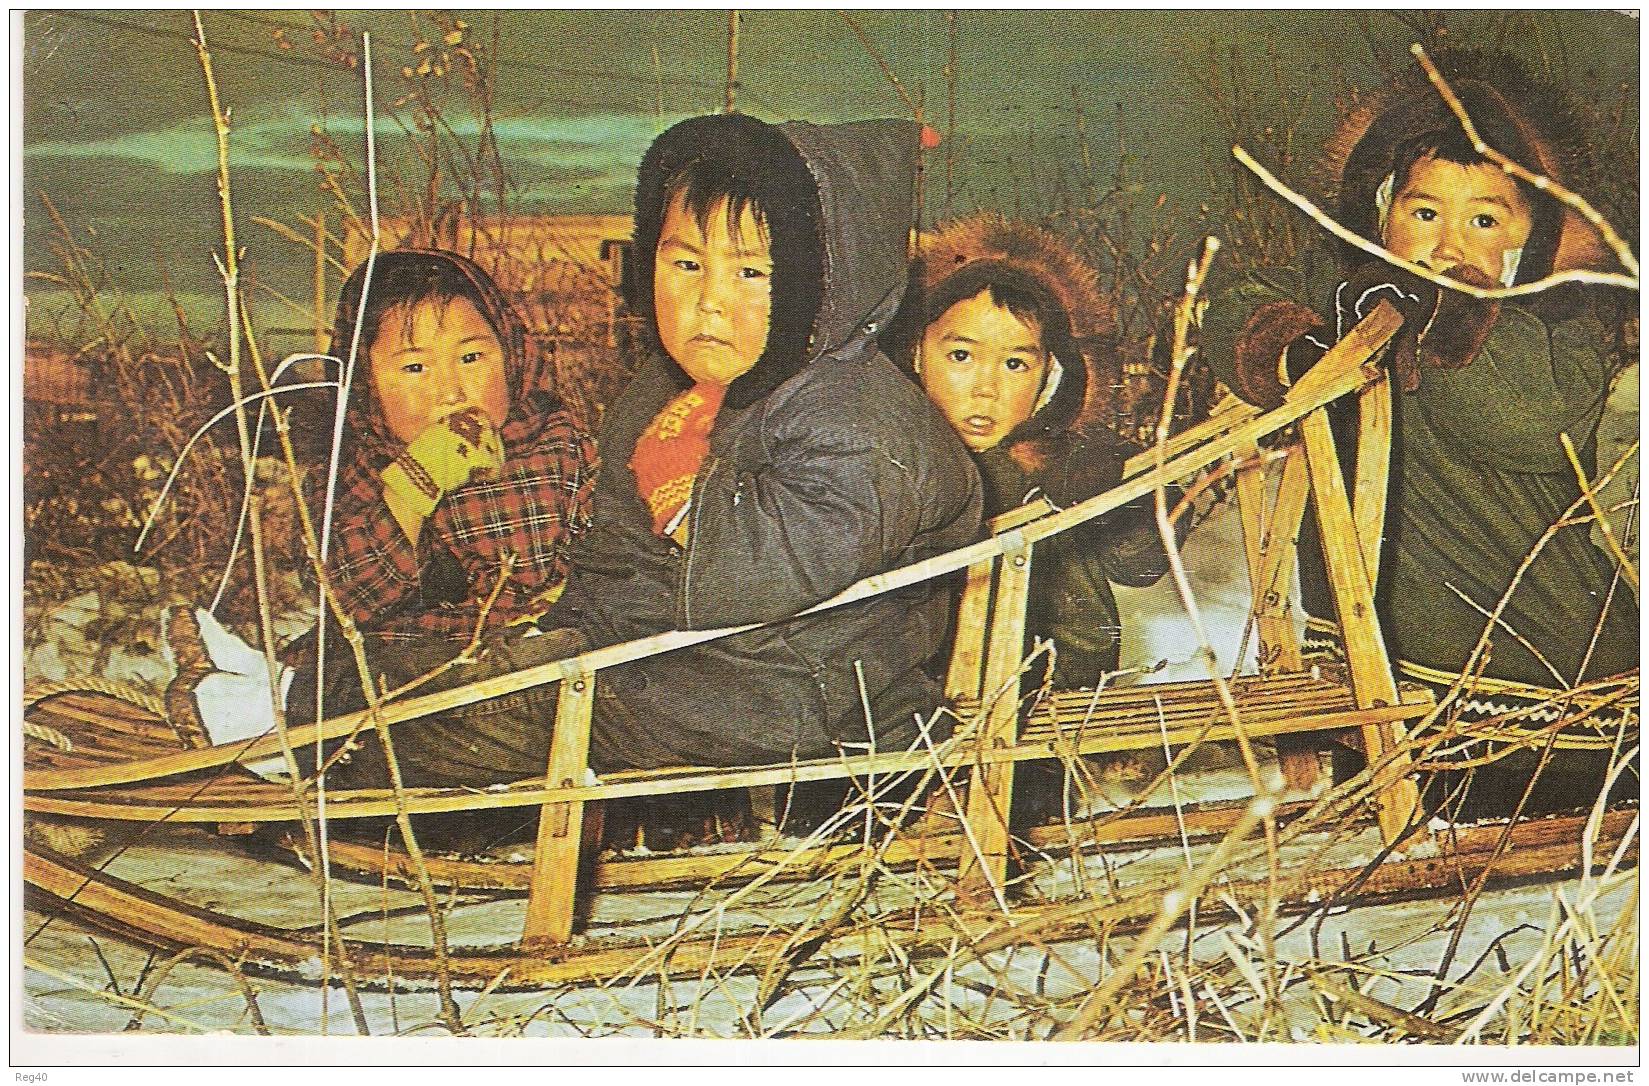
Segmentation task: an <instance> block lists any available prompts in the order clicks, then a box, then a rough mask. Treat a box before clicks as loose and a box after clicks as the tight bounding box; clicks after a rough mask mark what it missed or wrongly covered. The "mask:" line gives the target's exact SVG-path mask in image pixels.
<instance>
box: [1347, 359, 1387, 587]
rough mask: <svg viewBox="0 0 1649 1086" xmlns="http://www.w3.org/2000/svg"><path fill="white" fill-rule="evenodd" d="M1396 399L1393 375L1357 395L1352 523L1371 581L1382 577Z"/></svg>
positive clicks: (1384, 376) (1382, 378) (1385, 377)
mask: <svg viewBox="0 0 1649 1086" xmlns="http://www.w3.org/2000/svg"><path fill="white" fill-rule="evenodd" d="M1393 395H1395V393H1394V392H1393V389H1392V384H1391V376H1390V375H1389V374H1386V375H1383V376H1381V378H1380V379H1379V380H1378V381H1375V382H1374V383H1373V384H1371V385H1369V386H1368V387H1366V388H1364V389H1363V390H1362V391H1361V392H1359V393H1358V394H1357V475H1356V478H1355V479H1354V480H1353V482H1352V488H1351V519H1352V521H1353V523H1355V524H1356V526H1357V541H1358V543H1359V544H1360V545H1361V546H1362V548H1363V564H1364V565H1365V566H1367V567H1368V572H1369V577H1370V579H1371V580H1378V579H1379V577H1380V544H1381V542H1382V540H1383V539H1384V537H1385V531H1386V488H1387V486H1388V485H1389V484H1390V481H1391V412H1392V406H1391V398H1392V396H1393Z"/></svg>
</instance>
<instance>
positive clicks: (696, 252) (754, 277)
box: [653, 197, 773, 385]
mask: <svg viewBox="0 0 1649 1086" xmlns="http://www.w3.org/2000/svg"><path fill="white" fill-rule="evenodd" d="M682 202H683V200H682V198H681V197H678V198H676V199H675V200H672V201H671V203H670V207H669V210H668V211H666V212H665V215H664V228H663V229H662V230H661V231H660V232H659V241H658V259H657V261H656V263H655V265H654V268H653V305H654V308H655V312H656V315H657V319H658V335H659V339H660V341H662V342H663V344H664V349H665V350H666V351H668V352H669V354H670V357H671V358H673V359H675V360H676V362H677V364H679V365H680V366H681V368H682V369H683V370H685V371H686V372H687V376H689V377H691V378H692V379H693V380H694V381H708V382H710V383H712V384H718V385H727V384H731V383H732V381H733V379H734V378H736V377H738V376H739V375H741V374H743V373H746V372H748V371H749V369H750V367H752V366H754V365H755V364H756V360H757V359H759V358H760V357H761V356H762V352H763V351H765V350H766V349H767V325H768V317H769V315H770V314H771V312H772V308H773V297H772V281H773V257H772V253H771V251H770V249H769V246H768V238H767V231H766V230H765V229H763V227H762V225H761V224H760V223H759V222H757V220H756V216H755V214H754V213H753V212H752V211H751V210H750V208H749V207H746V208H745V209H744V210H743V212H742V213H741V214H740V215H739V221H738V222H737V223H736V224H734V223H732V222H730V221H729V217H728V214H727V202H726V201H725V200H724V201H722V202H720V203H718V204H715V205H714V206H712V207H711V208H710V215H709V217H708V219H707V220H706V227H707V229H706V230H700V229H699V224H698V222H697V220H696V219H695V218H694V217H693V216H692V215H691V214H689V213H688V212H687V211H686V209H685V208H683V207H682ZM735 226H736V227H737V229H733V227H735Z"/></svg>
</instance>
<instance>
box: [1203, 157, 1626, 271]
mask: <svg viewBox="0 0 1649 1086" xmlns="http://www.w3.org/2000/svg"><path fill="white" fill-rule="evenodd" d="M1231 154H1232V156H1233V157H1234V158H1236V160H1237V161H1238V162H1240V163H1242V164H1243V165H1244V166H1246V167H1248V169H1249V170H1250V171H1252V172H1253V174H1254V176H1255V177H1258V178H1259V179H1260V181H1261V182H1262V183H1263V184H1264V185H1265V187H1266V188H1268V189H1270V190H1271V191H1272V192H1275V193H1276V194H1277V195H1278V196H1281V197H1282V198H1283V199H1285V200H1287V201H1288V202H1289V203H1291V204H1293V205H1294V206H1295V207H1297V208H1299V209H1300V210H1301V211H1303V212H1305V214H1306V215H1308V216H1310V217H1311V219H1312V221H1313V222H1315V223H1316V224H1317V225H1318V226H1321V227H1322V228H1323V229H1324V230H1327V231H1328V232H1329V233H1331V234H1333V235H1334V236H1335V237H1337V238H1339V239H1340V240H1341V241H1343V242H1346V243H1347V244H1349V245H1355V246H1356V247H1357V248H1359V249H1361V250H1363V251H1364V252H1365V253H1369V254H1370V255H1372V256H1377V257H1379V258H1380V259H1381V260H1384V261H1385V262H1386V263H1388V264H1395V265H1396V266H1397V267H1399V268H1402V269H1403V270H1404V271H1406V272H1410V273H1412V274H1414V275H1417V276H1419V277H1420V278H1421V279H1424V280H1426V281H1427V282H1430V283H1435V284H1437V285H1438V286H1440V287H1447V288H1448V289H1450V290H1458V291H1459V292H1460V293H1462V294H1469V295H1471V296H1472V297H1473V298H1518V297H1522V296H1523V295H1525V294H1538V293H1539V292H1540V291H1543V290H1546V289H1548V288H1550V287H1555V286H1561V285H1562V284H1564V283H1591V284H1594V285H1596V286H1604V287H1625V288H1626V289H1627V290H1637V289H1638V277H1637V276H1636V275H1622V274H1620V273H1619V272H1598V271H1587V270H1586V269H1584V268H1571V269H1570V270H1568V271H1564V272H1553V273H1552V274H1551V275H1548V276H1545V277H1544V278H1542V279H1537V280H1536V281H1535V282H1533V283H1521V284H1519V285H1517V286H1515V287H1494V288H1486V287H1474V286H1472V285H1471V284H1469V283H1462V282H1460V281H1459V280H1457V279H1450V278H1448V277H1447V276H1443V275H1439V274H1438V273H1437V272H1435V271H1433V270H1431V269H1430V268H1427V267H1424V266H1422V265H1419V264H1416V263H1414V262H1413V261H1411V260H1404V259H1403V258H1402V257H1400V256H1398V255H1397V254H1396V253H1394V252H1392V251H1391V250H1390V249H1387V248H1386V247H1385V246H1384V245H1380V244H1378V243H1376V242H1372V241H1370V240H1368V239H1367V238H1365V237H1363V236H1362V235H1361V234H1359V233H1356V232H1355V231H1353V230H1350V229H1348V228H1347V227H1344V226H1341V225H1340V224H1339V223H1338V222H1336V221H1335V220H1334V219H1333V218H1331V217H1329V216H1328V215H1327V214H1325V213H1324V212H1323V211H1321V210H1319V209H1318V207H1317V205H1316V204H1314V203H1312V202H1311V201H1310V200H1308V199H1307V198H1306V197H1304V196H1302V195H1300V194H1299V193H1298V192H1295V191H1294V190H1293V189H1291V188H1289V187H1288V186H1287V185H1286V184H1284V183H1283V182H1282V181H1280V180H1278V179H1277V177H1276V176H1275V175H1274V174H1272V172H1271V171H1270V170H1268V169H1266V168H1265V167H1264V166H1262V165H1260V164H1259V163H1258V162H1256V161H1255V160H1254V157H1253V156H1252V155H1250V154H1249V153H1248V152H1247V151H1245V150H1243V148H1242V145H1241V144H1237V145H1234V146H1233V147H1232V148H1231Z"/></svg>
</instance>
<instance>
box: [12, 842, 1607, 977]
mask: <svg viewBox="0 0 1649 1086" xmlns="http://www.w3.org/2000/svg"><path fill="white" fill-rule="evenodd" d="M1636 815H1637V812H1636V811H1611V812H1608V813H1607V814H1606V815H1605V818H1604V824H1603V827H1602V831H1601V832H1600V833H1599V835H1598V839H1597V847H1596V849H1595V850H1594V857H1595V863H1596V865H1597V866H1598V867H1601V865H1602V864H1603V863H1604V862H1605V860H1606V859H1607V857H1609V856H1610V855H1611V854H1612V852H1613V851H1614V849H1615V848H1616V847H1617V844H1618V843H1619V842H1620V841H1621V840H1622V839H1623V836H1624V834H1625V832H1626V830H1627V829H1628V828H1629V827H1630V825H1631V823H1632V821H1633V820H1634V819H1635V818H1636ZM1584 821H1585V820H1584V817H1582V816H1564V817H1561V818H1554V819H1543V820H1540V821H1538V822H1535V821H1529V822H1522V823H1519V824H1518V825H1516V826H1514V827H1512V831H1511V835H1510V836H1511V840H1510V847H1509V848H1507V849H1506V850H1505V851H1504V852H1503V853H1500V854H1499V855H1498V857H1497V856H1496V845H1497V844H1498V842H1499V838H1500V836H1501V833H1502V831H1503V829H1504V827H1502V826H1496V825H1488V826H1480V827H1472V828H1469V829H1466V830H1463V831H1461V833H1460V835H1459V838H1458V840H1455V841H1449V840H1447V839H1444V842H1443V843H1444V845H1445V846H1446V847H1445V849H1444V851H1443V852H1442V853H1441V854H1440V855H1438V856H1435V857H1431V858H1426V859H1416V860H1395V859H1392V860H1388V861H1387V862H1386V863H1384V864H1381V865H1380V866H1379V867H1377V868H1375V869H1373V871H1372V872H1365V871H1364V870H1363V869H1362V868H1361V867H1358V868H1347V869H1343V870H1336V869H1326V870H1325V869H1295V870H1289V871H1285V872H1284V873H1283V874H1282V877H1281V878H1280V879H1279V880H1278V881H1277V883H1276V884H1269V883H1267V882H1266V881H1263V880H1261V881H1245V880H1230V881H1221V882H1219V883H1218V884H1217V885H1214V886H1211V887H1209V888H1208V889H1207V890H1206V891H1205V892H1204V899H1205V900H1206V902H1207V904H1208V906H1209V908H1218V907H1223V905H1222V903H1223V902H1225V901H1227V900H1231V901H1236V902H1237V903H1238V904H1243V903H1246V902H1254V901H1268V900H1278V901H1280V902H1281V904H1282V905H1283V907H1284V908H1285V909H1286V910H1287V911H1289V912H1294V911H1297V910H1299V909H1302V908H1321V907H1322V906H1321V904H1313V903H1320V902H1323V901H1326V900H1334V899H1336V898H1338V897H1340V896H1341V895H1342V894H1343V893H1345V892H1346V891H1348V890H1350V889H1351V888H1352V887H1355V897H1354V898H1353V899H1350V901H1348V903H1355V904H1357V905H1364V906H1366V905H1372V904H1376V903H1380V902H1383V901H1387V900H1393V899H1399V898H1412V897H1416V896H1421V895H1424V894H1427V893H1443V894H1448V895H1450V896H1452V895H1454V894H1456V893H1458V888H1459V887H1460V886H1462V885H1468V884H1470V883H1471V882H1473V881H1475V880H1476V879H1477V878H1478V877H1479V876H1482V875H1485V874H1486V875H1487V876H1488V878H1487V879H1486V882H1485V885H1487V886H1489V887H1491V888H1492V887H1494V886H1497V885H1500V884H1501V883H1503V882H1505V881H1507V880H1510V879H1526V878H1530V877H1540V876H1548V877H1557V876H1567V875H1569V874H1570V873H1571V872H1575V871H1578V870H1579V868H1580V864H1581V858H1580V849H1579V845H1578V842H1579V840H1580V836H1581V833H1582V832H1583V828H1582V827H1583V825H1584ZM1637 856H1638V847H1637V844H1636V842H1635V841H1634V842H1633V843H1631V844H1630V845H1629V846H1628V848H1627V850H1626V856H1625V862H1626V863H1627V864H1628V865H1632V864H1635V863H1636V862H1637ZM1491 861H1492V864H1491ZM1596 869H1597V868H1594V870H1596ZM23 877H24V880H25V882H26V883H27V884H28V885H29V887H31V888H32V889H31V892H30V894H29V898H30V904H31V906H33V907H35V908H38V909H41V910H43V911H59V910H60V911H62V912H64V913H67V914H69V915H71V916H75V917H78V918H80V919H82V920H84V921H86V922H88V923H93V924H96V925H98V926H100V927H103V928H105V929H106V930H109V931H112V932H114V933H115V934H116V935H118V936H120V937H122V938H124V939H127V940H129V941H132V942H136V943H139V944H140V945H145V946H152V947H159V948H162V949H179V948H182V947H205V948H210V949H214V950H218V951H221V952H222V953H224V954H225V955H227V956H229V957H230V958H233V959H235V960H236V961H239V962H242V963H244V965H245V967H246V968H249V969H254V970H259V971H264V972H274V973H277V974H279V975H281V976H286V977H289V978H291V979H294V980H301V981H306V982H308V983H314V982H315V981H316V980H317V979H318V978H316V976H315V975H314V963H315V962H316V961H317V960H319V959H320V957H321V955H320V947H319V944H318V943H317V941H316V940H315V939H314V937H313V935H312V934H310V933H298V932H293V931H291V930H287V929H280V928H273V927H270V926H267V925H260V924H255V923H252V922H250V921H246V920H242V919H239V918H236V917H230V916H226V915H224V914H222V913H217V912H213V911H211V910H208V909H202V908H198V907H193V906H189V905H185V904H182V903H179V902H177V901H175V900H173V899H169V898H167V897H165V896H163V895H161V894H157V893H155V892H153V891H150V890H146V889H144V888H142V887H139V886H136V885H134V884H132V883H129V882H125V881H124V880H121V879H119V878H116V877H114V876H111V875H107V874H102V873H99V872H96V871H93V870H92V869H90V868H88V867H85V866H84V865H82V864H79V863H77V862H76V861H73V860H70V859H68V858H66V857H62V856H59V855H56V854H55V853H51V852H49V851H48V850H44V849H42V850H38V851H36V850H31V851H28V852H26V853H25V855H24V858H23ZM1179 878H1180V875H1179V874H1178V873H1175V874H1173V875H1171V876H1169V878H1168V879H1167V880H1166V881H1163V882H1161V883H1160V884H1149V885H1148V884H1141V885H1139V886H1132V887H1129V890H1130V891H1132V892H1131V893H1130V894H1129V896H1128V897H1127V898H1126V900H1122V901H1118V902H1116V903H1115V904H1112V903H1110V902H1094V901H1091V900H1085V901H1081V902H1077V903H1074V904H1073V903H1066V902H1055V903H1050V904H1045V905H1037V904H1026V905H1024V906H1022V907H1021V908H1020V909H1019V910H1017V911H1016V913H1015V924H1014V925H1013V927H1012V928H1011V929H1008V930H1007V931H1006V933H999V934H998V937H999V938H1004V939H1008V938H1011V939H1014V940H1017V941H1019V942H1024V941H1026V940H1027V939H1035V940H1036V941H1038V942H1042V943H1052V942H1057V941H1060V940H1062V939H1069V938H1073V937H1083V936H1089V937H1091V935H1092V931H1093V925H1094V923H1095V922H1096V921H1097V920H1102V921H1104V922H1105V923H1106V924H1107V926H1111V930H1113V931H1118V932H1123V931H1131V930H1137V927H1138V926H1140V925H1143V924H1145V923H1148V922H1149V921H1150V919H1151V918H1152V917H1153V916H1155V915H1156V913H1157V911H1158V909H1159V908H1160V905H1161V894H1162V893H1166V892H1168V891H1169V890H1172V889H1173V888H1174V884H1175V882H1177V880H1178V879H1179ZM37 892H38V893H43V894H44V895H45V897H44V898H41V897H39V896H37ZM71 899H72V900H71ZM918 921H919V922H918ZM879 930H880V931H881V932H882V933H883V934H884V935H885V936H888V937H891V938H896V939H898V940H899V941H900V943H901V946H902V947H903V948H904V949H905V950H906V952H908V953H912V954H917V953H923V952H925V951H929V950H939V951H943V950H944V949H946V948H949V947H953V946H955V945H956V944H957V943H958V942H963V943H970V944H974V945H975V946H976V947H977V948H978V949H979V950H980V951H981V952H983V951H986V950H989V949H990V947H988V946H979V942H978V940H979V933H980V921H979V918H978V917H975V916H969V915H967V914H962V915H958V916H955V917H952V916H950V915H948V914H947V913H945V912H944V911H942V910H932V909H924V911H923V912H922V913H921V914H920V916H919V917H917V916H912V917H911V919H910V920H909V921H904V920H900V919H894V918H889V922H887V923H885V924H883V925H881V927H880V929H879ZM795 935H796V933H795V932H791V931H788V930H782V929H781V930H768V931H764V932H761V933H757V934H731V933H727V932H724V931H722V930H720V929H719V928H718V929H717V930H716V931H714V932H713V933H710V934H708V935H707V936H706V937H704V938H701V939H698V940H683V941H680V942H678V943H676V944H674V945H672V946H671V947H670V949H669V952H668V953H667V954H661V953H659V952H658V951H657V950H656V949H655V948H653V947H651V946H647V945H643V944H639V943H636V942H622V941H618V940H611V941H601V942H593V943H591V944H589V945H587V946H582V947H578V948H576V949H574V948H571V947H560V948H557V947H549V948H545V947H542V946H532V947H526V948H522V947H514V946H505V947H488V948H467V947H458V948H455V949H454V951H453V952H452V954H451V956H450V958H449V963H448V965H449V972H450V975H451V977H452V979H453V982H454V983H456V984H458V985H460V986H463V987H466V988H479V987H485V986H492V985H496V987H497V989H498V990H501V991H509V990H513V989H520V988H539V987H546V986H550V985H555V984H567V983H576V982H580V981H589V980H604V979H611V978H614V977H619V976H625V975H629V974H631V973H632V972H634V971H636V970H638V969H641V970H644V971H645V972H646V973H648V974H649V975H655V976H656V975H659V974H660V973H666V974H668V975H670V976H697V975H701V974H702V973H703V972H704V971H705V970H706V969H707V968H708V967H710V966H711V965H716V966H717V967H718V968H719V969H733V968H737V969H739V970H742V971H756V972H758V973H759V972H760V971H762V970H764V969H766V968H768V967H769V965H770V964H771V962H772V961H773V956H774V955H775V954H782V953H785V952H786V951H788V950H789V949H791V948H792V947H793V945H794V943H793V941H794V937H795ZM349 945H350V955H349V956H350V959H351V960H352V961H353V962H354V963H355V966H356V977H357V979H358V981H359V982H360V983H361V984H362V985H363V986H365V987H371V988H377V987H384V986H386V985H389V984H392V983H393V984H397V985H403V984H405V983H406V982H408V981H412V980H416V981H428V980H431V979H433V978H434V976H435V972H436V966H435V961H434V958H433V955H432V954H431V953H430V951H429V950H428V949H427V948H424V947H413V946H397V945H393V944H385V943H381V942H377V941H371V940H359V941H356V940H351V941H350V944H349ZM1000 945H1003V946H1006V945H1008V944H1007V943H1006V942H1003V943H1002V944H1000ZM862 949H863V939H862V937H861V936H860V935H859V934H857V933H854V934H851V935H848V936H847V937H845V938H843V939H839V940H836V941H834V942H831V943H827V944H825V945H824V946H822V947H820V948H819V951H818V952H817V954H815V956H814V958H813V962H814V963H815V964H818V965H821V966H823V965H827V964H829V963H831V962H834V961H836V960H838V959H851V958H852V957H854V956H855V955H857V954H858V953H859V952H861V951H862Z"/></svg>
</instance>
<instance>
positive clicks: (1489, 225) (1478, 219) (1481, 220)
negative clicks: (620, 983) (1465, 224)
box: [1472, 211, 1500, 230]
mask: <svg viewBox="0 0 1649 1086" xmlns="http://www.w3.org/2000/svg"><path fill="white" fill-rule="evenodd" d="M1472 225H1473V226H1475V227H1477V228H1478V229H1479V230H1493V229H1494V228H1495V227H1497V226H1499V225H1500V220H1499V219H1497V218H1495V217H1494V216H1493V215H1490V214H1489V213H1488V212H1487V211H1483V212H1479V213H1478V214H1476V215H1473V216H1472Z"/></svg>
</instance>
